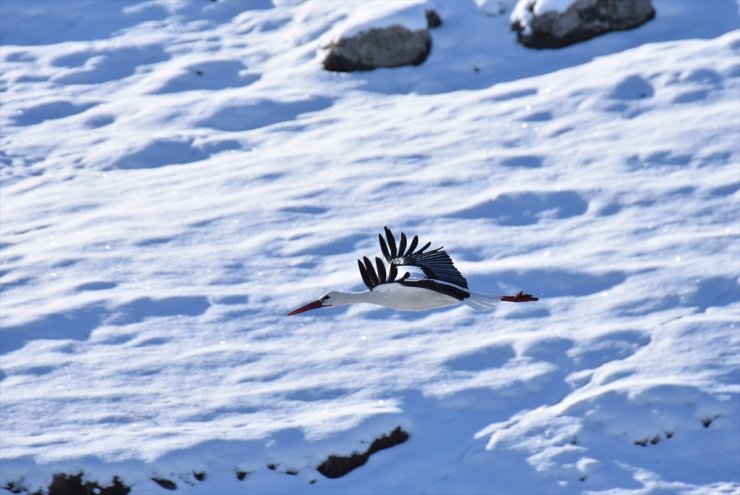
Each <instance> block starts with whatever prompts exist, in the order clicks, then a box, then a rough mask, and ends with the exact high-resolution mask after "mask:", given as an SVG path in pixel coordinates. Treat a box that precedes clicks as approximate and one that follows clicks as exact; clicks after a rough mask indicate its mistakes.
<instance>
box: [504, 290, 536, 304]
mask: <svg viewBox="0 0 740 495" xmlns="http://www.w3.org/2000/svg"><path fill="white" fill-rule="evenodd" d="M501 300H502V301H506V302H513V303H520V302H530V301H539V298H537V297H534V296H533V295H532V294H525V293H524V291H519V292H518V293H517V294H516V295H515V296H501Z"/></svg>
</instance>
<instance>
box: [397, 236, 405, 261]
mask: <svg viewBox="0 0 740 495" xmlns="http://www.w3.org/2000/svg"><path fill="white" fill-rule="evenodd" d="M405 253H406V234H404V233H403V232H401V241H400V242H399V243H398V256H399V257H401V256H403V255H404V254H405Z"/></svg>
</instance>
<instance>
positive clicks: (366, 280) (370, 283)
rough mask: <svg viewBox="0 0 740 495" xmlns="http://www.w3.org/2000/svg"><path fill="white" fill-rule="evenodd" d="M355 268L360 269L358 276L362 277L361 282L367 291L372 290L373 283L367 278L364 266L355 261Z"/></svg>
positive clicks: (360, 262)
mask: <svg viewBox="0 0 740 495" xmlns="http://www.w3.org/2000/svg"><path fill="white" fill-rule="evenodd" d="M357 266H359V267H360V275H362V281H363V282H365V285H366V286H367V288H368V289H370V290H373V287H374V285H373V281H372V280H370V277H368V276H367V270H366V269H365V265H363V264H362V261H360V260H357Z"/></svg>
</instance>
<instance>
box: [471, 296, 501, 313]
mask: <svg viewBox="0 0 740 495" xmlns="http://www.w3.org/2000/svg"><path fill="white" fill-rule="evenodd" d="M462 302H463V304H467V305H468V306H470V307H471V308H473V309H477V310H478V311H493V308H494V307H495V306H496V304H498V303H499V302H501V297H500V296H489V295H487V294H476V293H475V292H471V293H470V297H466V298H465V299H463V300H462Z"/></svg>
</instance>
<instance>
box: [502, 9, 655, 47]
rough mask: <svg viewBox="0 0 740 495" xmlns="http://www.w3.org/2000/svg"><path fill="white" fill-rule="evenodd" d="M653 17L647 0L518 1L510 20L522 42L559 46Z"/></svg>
mask: <svg viewBox="0 0 740 495" xmlns="http://www.w3.org/2000/svg"><path fill="white" fill-rule="evenodd" d="M653 17H655V9H654V8H653V5H652V1H651V0H520V1H519V3H518V4H517V5H516V7H515V9H514V12H513V13H512V16H511V22H512V28H513V29H514V30H515V31H516V32H517V34H518V38H519V41H520V42H521V43H522V44H523V45H525V46H528V47H530V48H561V47H564V46H568V45H572V44H573V43H578V42H579V41H584V40H588V39H591V38H593V37H594V36H598V35H600V34H604V33H608V32H610V31H623V30H625V29H632V28H635V27H637V26H640V25H642V24H644V23H645V22H647V21H649V20H650V19H652V18H653Z"/></svg>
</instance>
